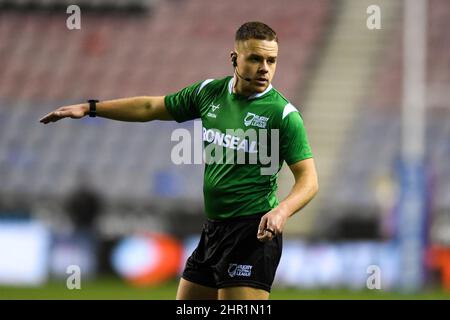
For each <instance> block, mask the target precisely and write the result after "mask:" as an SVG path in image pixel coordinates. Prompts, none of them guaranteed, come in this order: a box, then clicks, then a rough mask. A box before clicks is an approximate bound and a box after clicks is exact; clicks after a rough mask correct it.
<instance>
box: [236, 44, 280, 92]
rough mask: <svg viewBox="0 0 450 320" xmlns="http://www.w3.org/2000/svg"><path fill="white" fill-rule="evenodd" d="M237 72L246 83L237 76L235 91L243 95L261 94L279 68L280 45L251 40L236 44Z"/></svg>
mask: <svg viewBox="0 0 450 320" xmlns="http://www.w3.org/2000/svg"><path fill="white" fill-rule="evenodd" d="M234 49H235V51H234V52H232V55H233V53H234V54H237V60H236V62H237V72H239V74H240V75H241V76H242V77H243V78H250V79H251V81H245V80H243V79H241V78H240V77H238V76H235V88H234V89H235V91H236V93H239V94H242V95H252V94H255V93H261V92H263V91H264V90H266V89H267V87H268V86H269V84H270V83H271V82H272V79H273V76H274V74H275V69H276V66H277V56H278V43H277V42H276V41H268V40H257V39H249V40H245V41H238V42H236V43H235V48H234Z"/></svg>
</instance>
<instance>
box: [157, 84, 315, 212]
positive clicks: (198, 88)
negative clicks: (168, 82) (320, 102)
mask: <svg viewBox="0 0 450 320" xmlns="http://www.w3.org/2000/svg"><path fill="white" fill-rule="evenodd" d="M232 85H233V78H232V77H226V78H223V79H219V80H206V81H201V82H197V83H195V84H193V85H191V86H189V87H186V88H184V89H182V90H181V91H179V92H177V93H174V94H170V95H167V96H166V97H165V104H166V108H167V110H168V112H169V113H170V114H171V115H172V116H173V118H174V119H175V120H176V121H177V122H184V121H188V120H192V119H197V118H200V119H201V121H202V126H203V142H204V149H205V151H207V152H206V153H207V154H211V155H212V156H213V157H215V159H222V163H217V161H215V163H205V173H204V182H203V193H204V201H205V210H206V215H207V216H208V218H211V219H219V220H220V219H227V218H231V217H237V216H248V215H253V214H258V213H264V212H268V211H270V210H271V209H273V208H275V207H276V206H277V205H278V199H277V197H276V191H277V176H278V172H279V170H280V169H281V166H282V163H283V161H286V163H287V164H288V165H291V164H294V163H296V162H298V161H301V160H304V159H307V158H311V157H312V152H311V148H310V146H309V144H308V138H307V134H306V130H305V127H304V124H303V119H302V117H301V115H300V113H299V112H298V111H297V109H295V107H293V106H292V105H291V104H290V103H289V101H287V100H286V99H285V98H284V97H283V96H282V95H281V94H280V93H279V92H278V91H277V90H275V89H274V88H272V87H271V86H270V87H269V88H268V89H267V90H266V91H265V92H263V93H262V94H259V95H254V96H251V97H244V96H240V95H237V94H235V93H232ZM289 111H291V112H289ZM227 129H228V130H230V129H231V130H234V131H232V132H227ZM239 129H240V130H241V131H239ZM249 129H252V130H249ZM274 129H277V130H278V131H277V133H276V132H275V131H274ZM236 130H237V131H236ZM250 131H252V132H251V133H250V134H247V135H245V133H249V132H250ZM227 133H231V134H228V135H227ZM253 133H254V135H252V134H253ZM265 133H267V143H262V141H261V138H260V135H264V134H265ZM276 134H278V139H276V142H277V144H278V145H279V153H278V155H279V161H278V163H276V165H275V170H271V173H270V174H269V175H267V174H262V171H261V169H262V168H268V167H270V163H269V164H268V163H267V162H264V161H262V160H261V158H260V157H261V156H262V155H263V154H268V155H272V152H271V151H272V149H274V150H276V149H275V146H273V145H272V143H271V141H272V139H274V138H276ZM272 136H273V137H272ZM214 149H215V150H214ZM209 150H212V151H209ZM227 153H228V158H227ZM238 154H240V155H239V156H238ZM238 157H243V158H241V160H242V159H244V158H245V160H246V161H245V163H242V162H238ZM252 157H254V160H256V161H253V162H250V159H251V158H252ZM227 159H231V160H232V163H230V161H229V162H228V163H227ZM273 162H274V161H273ZM273 162H272V163H273ZM272 167H273V165H272Z"/></svg>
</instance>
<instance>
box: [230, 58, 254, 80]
mask: <svg viewBox="0 0 450 320" xmlns="http://www.w3.org/2000/svg"><path fill="white" fill-rule="evenodd" d="M232 61H233V67H234V72H236V74H237V76H238V77H239V78H241V79H243V80H245V81H248V82H251V81H252V79H251V78H244V77H243V76H241V75H240V74H239V72H238V70H237V57H236V56H233V58H232Z"/></svg>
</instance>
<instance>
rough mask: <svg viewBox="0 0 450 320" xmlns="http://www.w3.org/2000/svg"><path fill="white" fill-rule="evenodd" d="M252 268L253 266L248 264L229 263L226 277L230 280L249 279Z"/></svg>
mask: <svg viewBox="0 0 450 320" xmlns="http://www.w3.org/2000/svg"><path fill="white" fill-rule="evenodd" d="M252 268H253V266H250V265H248V264H236V263H230V266H229V267H228V275H229V276H230V277H231V278H233V277H234V276H241V277H250V276H251V274H252Z"/></svg>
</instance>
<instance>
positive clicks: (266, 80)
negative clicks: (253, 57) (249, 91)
mask: <svg viewBox="0 0 450 320" xmlns="http://www.w3.org/2000/svg"><path fill="white" fill-rule="evenodd" d="M255 81H256V82H257V83H258V84H262V85H265V84H267V82H269V80H268V79H266V78H256V79H255Z"/></svg>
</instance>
